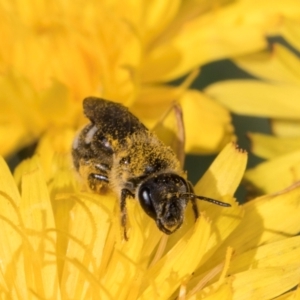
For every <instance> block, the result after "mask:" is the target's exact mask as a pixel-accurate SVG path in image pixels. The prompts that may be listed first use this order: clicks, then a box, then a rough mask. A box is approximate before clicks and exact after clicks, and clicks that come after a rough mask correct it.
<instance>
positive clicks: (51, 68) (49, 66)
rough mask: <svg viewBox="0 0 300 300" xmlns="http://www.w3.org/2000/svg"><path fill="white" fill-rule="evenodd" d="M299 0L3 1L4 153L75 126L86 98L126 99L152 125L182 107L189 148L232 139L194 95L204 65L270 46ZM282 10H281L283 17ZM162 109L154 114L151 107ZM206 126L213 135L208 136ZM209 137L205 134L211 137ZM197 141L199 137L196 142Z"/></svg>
mask: <svg viewBox="0 0 300 300" xmlns="http://www.w3.org/2000/svg"><path fill="white" fill-rule="evenodd" d="M297 5H298V4H297V1H292V0H288V1H287V2H286V1H285V2H284V3H283V2H282V1H267V0H264V1H256V2H255V3H254V2H253V1H246V0H239V1H230V0H216V1H202V0H185V1H180V0H176V1H174V0H168V1H163V2H161V1H159V0H155V1H150V2H149V1H130V2H126V3H124V2H122V1H118V0H104V1H97V0H89V1H80V2H74V1H73V2H71V1H67V2H63V1H55V2H53V1H36V0H30V1H27V2H26V4H25V3H24V2H23V1H21V0H17V1H8V0H5V1H2V3H1V4H0V16H1V20H2V22H1V25H0V26H1V37H2V43H1V44H2V47H1V49H0V56H1V61H0V70H1V73H0V87H1V97H0V106H1V114H0V143H1V145H2V147H1V149H0V151H1V154H3V155H8V154H11V153H12V152H14V151H17V150H18V149H20V148H22V147H24V146H26V145H28V144H30V143H32V142H33V141H36V140H37V139H38V138H39V137H40V136H41V135H42V134H47V133H48V130H49V129H50V130H52V129H56V131H57V134H59V132H60V130H61V129H62V128H68V127H71V128H77V127H78V126H79V125H80V124H81V123H82V122H83V120H82V114H81V101H82V99H83V98H84V97H86V96H89V95H94V96H100V97H104V98H107V99H110V100H115V101H119V102H124V103H125V104H126V105H128V106H130V107H131V109H132V111H133V112H134V113H135V114H137V116H138V117H140V118H141V119H142V121H144V122H145V124H146V125H147V126H149V127H152V126H154V124H155V123H156V120H157V119H158V118H159V117H160V115H161V114H162V113H163V111H164V110H166V109H167V108H168V107H169V106H170V105H171V102H172V101H174V100H177V101H179V102H181V104H182V106H183V111H184V115H185V119H186V123H187V125H186V128H187V139H186V140H187V142H186V150H187V151H188V152H197V153H198V152H202V153H211V152H215V151H217V150H220V149H221V148H222V147H223V146H224V145H225V144H226V143H227V142H228V141H230V140H234V137H233V128H232V126H231V124H230V115H229V113H228V111H227V110H226V109H224V108H222V107H221V106H219V105H218V104H216V103H214V102H213V101H211V100H210V99H209V98H208V97H207V96H205V95H204V94H202V93H200V92H198V91H189V90H188V87H189V85H190V84H191V81H192V79H193V76H194V75H193V74H192V75H191V76H190V77H188V78H187V79H186V80H185V81H184V83H183V84H181V85H180V86H179V87H172V86H169V85H167V84H166V82H169V81H171V80H174V79H176V78H179V77H180V76H184V75H186V74H188V73H191V72H193V71H194V70H195V69H197V68H199V66H201V65H202V64H205V63H207V62H210V61H213V60H217V59H220V58H225V57H233V56H236V55H241V54H245V53H251V52H253V51H256V50H259V49H263V48H264V47H266V44H267V42H266V40H265V38H264V34H265V32H266V30H272V31H275V30H276V29H277V28H278V26H279V25H280V23H281V21H282V16H295V15H297V13H298V12H299V10H298V7H297ZM281 11H282V12H281ZM157 108H159V109H157ZM207 128H209V130H207ZM208 132H211V134H208ZM195 135H197V139H195V138H194V137H195Z"/></svg>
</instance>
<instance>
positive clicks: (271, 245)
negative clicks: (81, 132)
mask: <svg viewBox="0 0 300 300" xmlns="http://www.w3.org/2000/svg"><path fill="white" fill-rule="evenodd" d="M65 136H66V137H67V136H68V133H67V132H66V133H65ZM44 144H45V145H46V144H47V141H45V142H44ZM66 144H67V143H66ZM63 153H64V150H63V149H61V154H60V155H57V156H56V159H54V163H53V165H52V167H53V169H54V170H56V171H55V173H53V174H52V178H48V179H46V177H45V172H44V170H43V168H44V167H43V165H45V162H44V158H45V157H46V158H47V155H45V156H43V154H42V153H41V156H40V158H37V157H34V158H32V159H30V160H27V161H24V162H22V163H21V165H19V167H18V168H17V169H16V172H15V180H14V179H13V177H12V176H11V174H10V172H9V170H8V168H7V166H6V165H5V163H4V161H3V160H2V159H1V160H0V179H1V180H0V198H1V201H0V203H1V209H0V223H1V224H0V225H1V226H0V236H1V237H2V240H1V247H0V257H1V273H2V276H1V279H0V281H1V285H0V286H1V288H0V294H1V298H2V299H8V298H9V299H22V300H24V299H45V298H46V299H154V298H155V299H175V298H177V297H179V299H273V298H275V297H277V296H279V295H281V294H283V293H285V292H286V291H289V290H290V289H291V288H292V287H295V286H297V284H299V278H300V264H299V259H298V258H299V255H300V253H299V251H300V250H299V249H300V247H299V246H300V238H299V237H298V236H297V233H298V232H299V230H300V224H299V222H298V219H299V217H298V213H297V211H296V210H295V206H297V205H299V199H300V197H299V196H300V186H299V185H298V186H294V187H292V188H291V189H289V190H286V191H283V192H282V193H278V194H274V195H272V196H265V197H262V198H258V199H256V200H254V201H252V202H250V203H247V204H246V205H244V206H239V205H238V204H237V203H236V202H235V200H234V198H233V194H234V192H235V190H236V188H237V186H238V184H239V182H240V179H241V178H242V176H243V172H244V169H245V165H246V160H247V156H246V154H245V153H243V152H241V151H239V150H238V149H236V147H235V146H234V145H228V146H227V147H225V149H224V150H223V151H222V152H221V153H220V155H219V156H218V157H217V158H216V160H215V161H214V163H213V164H212V165H211V167H210V168H209V170H208V171H207V172H206V174H205V175H204V176H203V178H202V179H201V180H200V181H199V182H198V183H197V185H196V186H195V189H196V192H197V193H198V194H202V195H207V196H211V197H216V198H218V199H224V200H225V201H227V202H229V203H231V205H232V207H231V208H220V207H218V206H214V205H211V204H209V203H201V212H202V214H201V217H200V218H199V219H198V220H197V221H196V223H195V222H194V220H193V214H192V211H191V207H188V209H187V212H186V222H185V224H184V226H183V227H182V228H181V229H180V230H179V231H177V232H176V233H174V234H173V235H171V236H169V237H167V236H165V235H163V233H162V232H160V231H159V230H158V229H157V227H156V225H155V223H154V222H153V220H152V219H150V218H149V217H148V216H147V215H146V214H145V213H144V212H143V211H142V209H141V208H140V206H139V205H138V203H137V202H136V201H133V200H132V201H128V214H129V221H130V229H129V235H130V238H129V241H128V242H125V241H123V240H122V234H121V230H120V225H119V217H118V203H117V201H116V198H115V196H114V195H110V194H108V195H97V194H90V193H82V192H79V191H78V186H77V184H76V183H75V182H74V176H73V174H72V170H71V168H70V162H69V159H70V157H68V156H66V155H65V154H63ZM46 165H47V164H46ZM46 173H47V172H46ZM46 181H47V183H46ZM17 186H18V187H19V189H20V191H21V192H19V190H18V188H17ZM297 293H298V291H293V292H290V295H296V294H297Z"/></svg>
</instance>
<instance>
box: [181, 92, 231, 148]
mask: <svg viewBox="0 0 300 300" xmlns="http://www.w3.org/2000/svg"><path fill="white" fill-rule="evenodd" d="M180 104H181V106H182V111H183V118H184V127H185V131H186V145H185V151H186V152H188V153H212V152H214V151H216V150H217V151H218V150H220V149H222V148H223V147H224V146H225V145H226V144H227V143H228V142H230V141H235V136H234V129H233V127H232V125H231V117H230V114H229V112H228V111H227V110H225V109H224V108H223V107H222V106H220V105H218V104H216V103H215V102H214V101H212V100H211V99H210V98H208V97H207V96H205V95H204V94H202V93H200V92H198V91H195V90H189V91H187V92H185V93H184V94H183V95H182V97H181V98H180Z"/></svg>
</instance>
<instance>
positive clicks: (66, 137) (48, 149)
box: [35, 126, 75, 180]
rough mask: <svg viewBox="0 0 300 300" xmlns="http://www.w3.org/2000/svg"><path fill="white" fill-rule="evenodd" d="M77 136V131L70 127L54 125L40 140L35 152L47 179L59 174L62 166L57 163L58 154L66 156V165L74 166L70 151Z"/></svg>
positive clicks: (70, 167)
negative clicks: (58, 171)
mask: <svg viewBox="0 0 300 300" xmlns="http://www.w3.org/2000/svg"><path fill="white" fill-rule="evenodd" d="M74 136H75V131H74V130H72V129H71V128H68V127H60V126H59V127H53V128H52V129H50V130H48V131H47V132H46V133H45V134H44V135H43V136H42V137H41V139H40V140H39V143H38V145H37V148H36V150H35V153H36V154H37V155H38V156H39V158H40V163H41V166H42V168H43V171H44V173H45V176H46V179H47V180H50V179H52V178H53V177H54V176H56V175H57V174H56V173H57V170H58V169H59V168H60V167H59V166H57V165H56V164H55V158H57V156H64V159H65V160H66V162H65V165H66V164H69V169H70V170H71V169H72V168H73V167H72V158H71V154H70V151H71V149H72V143H73V139H74Z"/></svg>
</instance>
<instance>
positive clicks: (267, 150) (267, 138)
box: [248, 133, 300, 159]
mask: <svg viewBox="0 0 300 300" xmlns="http://www.w3.org/2000/svg"><path fill="white" fill-rule="evenodd" d="M248 137H249V138H250V141H251V152H252V153H253V154H255V155H257V156H259V157H262V158H266V159H272V158H275V157H277V156H280V155H283V154H287V153H290V152H293V151H296V150H297V149H300V138H299V137H276V136H272V135H266V134H260V133H249V134H248Z"/></svg>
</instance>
